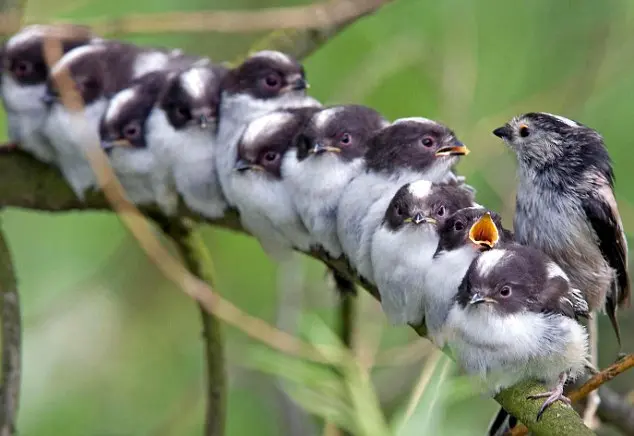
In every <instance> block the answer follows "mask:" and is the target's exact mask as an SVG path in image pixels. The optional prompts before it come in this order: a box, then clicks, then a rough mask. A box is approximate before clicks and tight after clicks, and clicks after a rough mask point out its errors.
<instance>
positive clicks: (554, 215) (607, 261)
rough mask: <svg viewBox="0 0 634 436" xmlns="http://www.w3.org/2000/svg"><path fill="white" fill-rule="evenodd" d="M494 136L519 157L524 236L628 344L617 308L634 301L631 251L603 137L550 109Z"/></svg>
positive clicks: (520, 231)
mask: <svg viewBox="0 0 634 436" xmlns="http://www.w3.org/2000/svg"><path fill="white" fill-rule="evenodd" d="M494 134H495V135H497V136H499V137H500V138H502V139H504V141H505V142H506V144H507V145H508V146H509V147H510V148H511V149H512V150H513V151H514V152H515V154H516V155H517V161H518V173H519V186H518V189H517V207H516V215H515V221H514V228H515V236H516V239H517V240H518V241H519V242H520V243H522V244H527V245H531V246H534V247H537V248H539V249H541V250H543V251H544V252H545V253H546V254H548V255H549V256H551V257H552V258H553V259H554V260H555V261H556V262H557V263H558V264H559V265H560V266H561V267H562V268H563V270H564V271H566V273H567V274H568V275H569V277H570V279H571V281H572V284H573V286H574V287H575V288H578V289H581V290H582V291H583V292H584V296H585V298H586V300H587V301H588V305H589V306H590V309H591V310H594V309H597V308H601V307H603V306H605V308H606V311H607V313H608V315H609V316H610V320H611V321H612V324H613V326H614V328H615V331H616V333H617V336H618V337H619V341H620V334H619V329H618V323H617V319H616V310H617V307H619V306H622V305H624V304H626V303H628V302H629V296H630V284H629V274H628V266H627V263H628V248H627V240H626V238H625V234H624V232H623V225H622V223H621V218H620V216H619V212H618V209H617V204H616V200H615V197H614V191H613V190H614V174H613V171H612V164H611V160H610V157H609V155H608V152H607V149H606V147H605V145H604V143H603V138H602V137H601V135H600V134H599V133H597V132H596V131H595V130H593V129H591V128H589V127H587V126H585V125H583V124H580V123H578V122H576V121H572V120H569V119H567V118H564V117H561V116H558V115H552V114H547V113H527V114H524V115H520V116H518V117H515V118H513V119H512V120H511V121H509V122H508V123H507V124H506V125H504V126H503V127H500V128H498V129H496V130H495V131H494Z"/></svg>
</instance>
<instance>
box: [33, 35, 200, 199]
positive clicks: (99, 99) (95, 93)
mask: <svg viewBox="0 0 634 436" xmlns="http://www.w3.org/2000/svg"><path fill="white" fill-rule="evenodd" d="M188 59H189V58H188V57H186V56H184V55H183V54H182V53H180V52H178V51H173V52H167V51H165V50H161V49H154V48H148V47H140V46H135V45H132V44H126V43H121V42H118V41H109V40H108V41H105V40H104V41H102V42H100V43H95V44H90V45H87V46H81V47H77V48H75V49H73V50H71V51H69V52H68V53H66V54H65V55H64V56H63V57H62V58H61V59H60V60H59V61H58V62H57V63H56V64H55V65H54V66H53V68H52V69H51V72H50V77H49V79H48V81H47V94H46V95H45V97H44V99H45V101H46V102H47V104H48V105H49V113H48V116H47V119H46V122H45V125H44V129H43V132H44V135H45V137H46V138H47V139H48V140H49V141H50V143H51V144H52V145H53V147H54V149H55V152H56V156H57V161H56V163H57V165H58V166H59V167H60V169H61V171H62V174H63V175H64V177H65V178H66V180H67V181H68V182H69V184H70V185H71V187H72V188H73V191H74V193H75V195H76V196H77V197H78V198H79V199H81V200H83V198H84V194H85V192H86V190H87V189H89V188H91V187H94V186H95V185H96V179H95V175H94V174H93V171H92V168H91V167H90V165H89V163H88V161H87V159H86V156H85V153H86V151H87V150H88V148H89V147H90V144H92V143H93V142H94V141H96V140H97V136H98V131H99V123H100V120H101V117H102V116H103V114H104V112H105V110H106V107H107V106H108V100H109V98H110V97H111V96H112V95H113V94H115V93H116V92H118V91H120V90H122V89H124V88H125V87H127V86H128V85H129V84H130V83H131V81H132V80H134V79H135V78H138V77H140V76H142V75H144V74H147V73H149V72H152V71H157V70H162V69H169V68H170V65H171V64H172V63H173V64H176V65H179V64H181V63H182V62H187V61H188ZM66 71H68V72H69V73H70V76H71V78H72V79H73V81H74V83H75V89H76V91H77V92H78V94H79V95H80V96H81V98H82V101H83V103H84V109H83V111H76V110H73V109H72V108H67V107H65V105H64V104H63V102H62V101H61V100H60V98H59V90H58V87H57V86H58V81H59V80H60V78H61V77H63V75H64V74H65V72H66ZM93 138H95V139H94V141H93Z"/></svg>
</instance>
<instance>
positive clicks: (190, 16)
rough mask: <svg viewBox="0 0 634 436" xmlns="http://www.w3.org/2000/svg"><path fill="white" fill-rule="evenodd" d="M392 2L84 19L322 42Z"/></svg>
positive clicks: (102, 29) (12, 27) (112, 28)
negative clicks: (304, 35) (305, 35)
mask: <svg viewBox="0 0 634 436" xmlns="http://www.w3.org/2000/svg"><path fill="white" fill-rule="evenodd" d="M389 1H391V0H331V1H328V2H323V3H314V4H309V5H304V6H290V7H280V8H266V9H261V10H244V11H231V10H229V11H195V12H178V11H174V12H156V13H144V14H128V15H124V16H120V17H114V18H112V17H99V18H93V19H87V20H84V24H86V25H88V26H90V27H91V28H92V29H93V31H94V32H95V33H97V34H99V35H103V36H108V35H113V34H114V35H123V34H128V35H131V34H148V33H153V34H158V33H161V34H166V33H198V32H223V33H250V32H262V31H270V30H278V29H312V30H313V31H315V32H316V33H318V34H323V35H322V36H320V38H321V42H323V41H324V40H325V39H327V38H328V37H329V36H330V32H323V30H324V29H335V28H338V27H341V26H343V25H345V24H346V23H349V22H351V21H354V20H356V19H358V18H359V17H361V16H364V15H366V14H369V13H371V12H373V11H375V10H377V9H378V8H380V7H381V6H382V5H383V4H385V3H387V2H389ZM59 23H64V21H62V20H50V21H48V22H47V21H46V19H44V20H43V19H42V18H41V17H40V18H38V24H59ZM18 28H19V20H16V14H15V13H10V12H9V13H5V14H0V34H4V35H10V34H12V33H14V32H15V31H16V30H17V29H18Z"/></svg>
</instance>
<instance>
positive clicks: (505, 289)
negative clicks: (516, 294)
mask: <svg viewBox="0 0 634 436" xmlns="http://www.w3.org/2000/svg"><path fill="white" fill-rule="evenodd" d="M500 296H501V297H504V298H506V297H510V296H511V287H510V286H508V285H507V286H502V289H500Z"/></svg>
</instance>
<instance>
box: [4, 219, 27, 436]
mask: <svg viewBox="0 0 634 436" xmlns="http://www.w3.org/2000/svg"><path fill="white" fill-rule="evenodd" d="M0 292H1V294H0V295H1V296H2V299H1V300H0V304H1V305H2V308H1V309H0V313H1V317H2V320H1V322H2V326H1V334H2V346H1V347H0V350H1V353H2V380H1V382H0V436H11V435H14V434H16V421H17V413H18V405H19V399H20V380H21V377H22V367H21V357H22V340H21V331H22V329H21V319H20V299H19V297H18V289H17V284H16V278H15V273H14V271H13V265H12V261H11V253H10V252H9V247H8V246H7V243H6V240H5V238H4V233H3V232H2V230H1V229H0Z"/></svg>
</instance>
